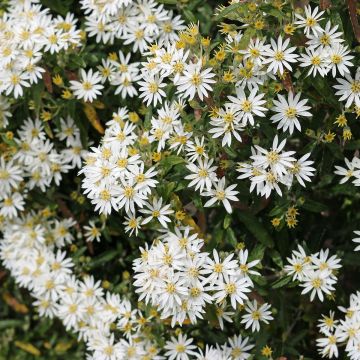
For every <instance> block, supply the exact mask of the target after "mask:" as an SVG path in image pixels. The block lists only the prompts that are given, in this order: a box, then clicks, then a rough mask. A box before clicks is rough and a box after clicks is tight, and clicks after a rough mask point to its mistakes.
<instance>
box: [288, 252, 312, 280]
mask: <svg viewBox="0 0 360 360" xmlns="http://www.w3.org/2000/svg"><path fill="white" fill-rule="evenodd" d="M286 260H287V261H288V263H289V264H288V265H285V267H284V270H285V271H286V273H287V274H289V275H292V280H293V281H295V280H299V281H302V280H303V279H304V278H305V274H306V272H307V271H308V270H310V269H311V266H310V262H309V261H304V259H303V258H302V257H298V256H296V255H294V254H293V255H292V256H291V258H286Z"/></svg>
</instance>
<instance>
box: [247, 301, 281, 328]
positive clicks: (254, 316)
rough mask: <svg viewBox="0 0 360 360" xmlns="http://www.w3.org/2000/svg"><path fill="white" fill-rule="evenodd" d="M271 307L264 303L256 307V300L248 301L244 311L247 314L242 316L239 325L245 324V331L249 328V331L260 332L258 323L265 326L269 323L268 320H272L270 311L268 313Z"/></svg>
mask: <svg viewBox="0 0 360 360" xmlns="http://www.w3.org/2000/svg"><path fill="white" fill-rule="evenodd" d="M270 307H271V305H269V304H267V303H265V304H262V305H261V306H258V303H257V301H256V300H254V301H248V302H247V303H246V305H245V311H246V312H247V314H245V315H243V316H242V320H241V323H242V324H245V329H248V328H250V327H251V331H252V332H255V331H259V330H260V321H262V322H264V323H265V324H268V323H269V320H273V319H274V318H273V317H272V316H271V311H269V309H270Z"/></svg>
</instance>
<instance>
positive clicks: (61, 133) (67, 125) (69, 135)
mask: <svg viewBox="0 0 360 360" xmlns="http://www.w3.org/2000/svg"><path fill="white" fill-rule="evenodd" d="M56 132H57V134H56V136H57V137H58V138H59V140H61V141H63V140H66V146H71V144H73V143H74V142H75V141H76V140H77V139H78V138H79V136H80V129H79V128H78V127H77V126H76V125H75V122H74V119H73V118H72V117H71V116H67V118H66V120H65V119H63V118H60V130H56Z"/></svg>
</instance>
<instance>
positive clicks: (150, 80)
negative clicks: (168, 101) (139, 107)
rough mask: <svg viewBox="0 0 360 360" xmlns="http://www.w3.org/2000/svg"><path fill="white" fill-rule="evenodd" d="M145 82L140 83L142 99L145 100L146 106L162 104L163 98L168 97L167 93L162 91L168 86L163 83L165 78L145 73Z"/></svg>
mask: <svg viewBox="0 0 360 360" xmlns="http://www.w3.org/2000/svg"><path fill="white" fill-rule="evenodd" d="M142 78H143V81H139V82H138V84H139V85H140V89H139V90H140V92H141V94H140V98H144V102H145V101H146V105H147V106H149V105H150V104H153V105H154V106H156V104H157V103H160V104H161V103H162V98H163V97H166V94H165V91H164V90H163V89H162V88H164V87H165V86H166V83H164V82H163V79H164V78H163V77H162V76H158V75H156V74H151V73H146V72H143V76H142Z"/></svg>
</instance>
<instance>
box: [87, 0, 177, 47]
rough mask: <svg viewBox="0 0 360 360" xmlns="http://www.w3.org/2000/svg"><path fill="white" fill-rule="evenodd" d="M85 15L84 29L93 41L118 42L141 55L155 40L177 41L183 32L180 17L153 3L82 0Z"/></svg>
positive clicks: (142, 0)
mask: <svg viewBox="0 0 360 360" xmlns="http://www.w3.org/2000/svg"><path fill="white" fill-rule="evenodd" d="M80 3H81V7H82V9H83V10H84V13H85V14H86V22H85V30H86V32H87V33H88V34H89V36H90V37H95V40H96V42H98V43H100V42H102V43H110V44H112V43H114V40H115V39H121V40H122V41H123V44H124V45H132V51H133V52H137V51H140V52H144V51H145V50H146V49H147V47H148V46H149V44H151V43H153V42H154V41H155V40H157V41H159V42H160V43H164V44H167V43H168V42H169V41H173V40H177V39H178V36H177V31H180V30H183V29H184V25H183V23H184V21H183V20H182V19H181V17H180V16H179V15H178V16H173V12H172V11H169V10H166V9H165V8H164V5H161V4H158V3H156V2H155V1H154V0H136V1H134V0H111V1H91V0H81V1H80Z"/></svg>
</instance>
